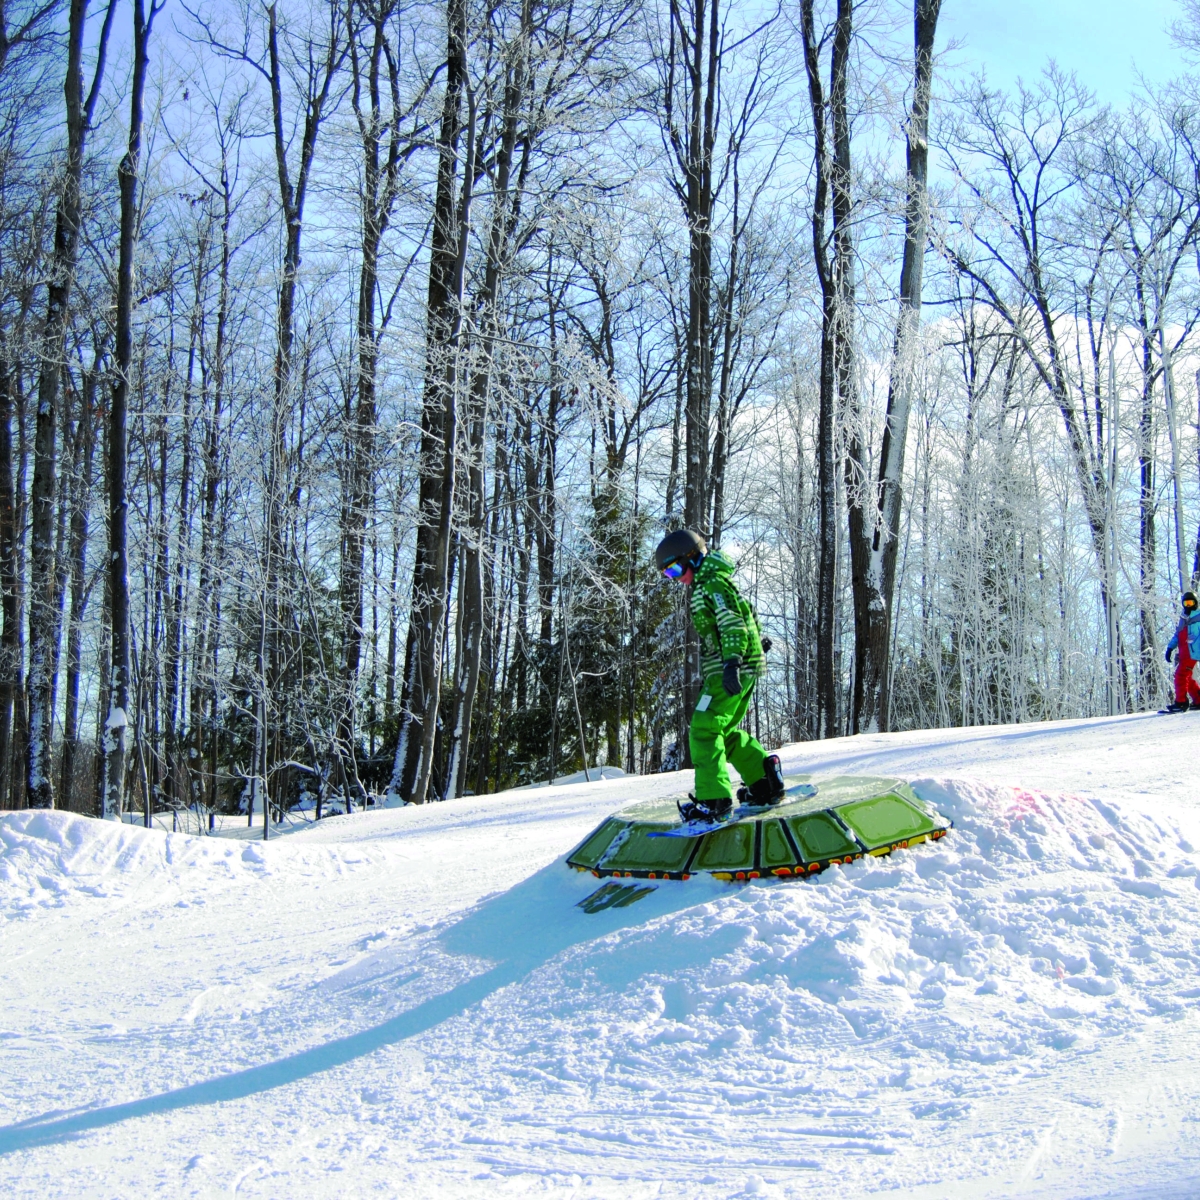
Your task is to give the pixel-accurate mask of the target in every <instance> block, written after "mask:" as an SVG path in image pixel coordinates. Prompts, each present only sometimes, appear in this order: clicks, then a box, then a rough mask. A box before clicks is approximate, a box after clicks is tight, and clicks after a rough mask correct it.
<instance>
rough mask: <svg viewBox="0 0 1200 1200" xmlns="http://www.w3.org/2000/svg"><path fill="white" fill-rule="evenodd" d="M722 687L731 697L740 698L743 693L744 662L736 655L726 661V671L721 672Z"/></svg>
mask: <svg viewBox="0 0 1200 1200" xmlns="http://www.w3.org/2000/svg"><path fill="white" fill-rule="evenodd" d="M721 686H722V687H723V688H724V689H725V690H726V691H727V692H728V693H729V694H730V695H731V696H738V695H740V694H741V691H742V660H741V659H740V658H738V657H737V656H736V655H735V656H734V657H733V658H727V659H726V660H725V669H724V670H723V671H722V672H721Z"/></svg>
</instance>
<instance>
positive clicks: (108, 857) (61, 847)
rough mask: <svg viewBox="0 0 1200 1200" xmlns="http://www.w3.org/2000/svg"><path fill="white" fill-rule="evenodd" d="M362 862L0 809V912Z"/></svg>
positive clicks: (194, 894)
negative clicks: (282, 869) (280, 870)
mask: <svg viewBox="0 0 1200 1200" xmlns="http://www.w3.org/2000/svg"><path fill="white" fill-rule="evenodd" d="M362 861H364V856H363V853H362V851H361V850H359V849H358V848H357V847H356V848H354V849H350V848H341V847H333V846H313V847H303V848H302V847H298V846H297V847H293V846H286V845H282V844H274V845H268V846H263V844H262V843H260V842H250V843H245V842H236V841H228V840H223V839H219V838H198V837H194V836H191V835H189V834H182V833H163V832H161V831H159V830H157V829H143V828H141V827H140V826H134V825H122V824H120V823H117V822H114V821H98V820H95V819H94V818H91V817H82V816H78V815H76V814H74V813H66V812H55V811H50V810H46V809H26V810H23V811H20V812H10V813H3V814H0V915H7V916H14V917H15V916H22V915H32V914H33V913H34V912H35V911H36V910H38V909H44V908H62V907H64V906H66V905H70V904H76V903H80V902H87V901H88V900H90V899H105V900H112V899H120V898H124V899H131V898H134V897H137V898H139V899H141V900H145V901H147V902H152V903H156V904H157V903H163V902H167V901H171V902H175V901H176V900H177V899H178V897H179V896H181V895H183V896H186V897H189V898H191V899H199V898H202V897H203V896H204V895H205V894H207V893H212V892H214V891H219V890H224V889H225V888H228V887H229V886H231V885H236V884H237V883H239V882H240V881H245V880H246V879H247V878H248V877H254V876H259V877H261V876H265V875H269V874H270V873H271V872H272V870H273V869H274V868H276V867H278V866H280V865H283V864H286V865H287V866H288V868H289V870H290V871H291V872H294V873H296V874H299V875H300V876H301V877H304V876H310V875H313V874H321V873H328V871H330V870H335V871H336V870H341V869H344V868H346V867H347V866H353V865H354V864H355V863H358V862H362Z"/></svg>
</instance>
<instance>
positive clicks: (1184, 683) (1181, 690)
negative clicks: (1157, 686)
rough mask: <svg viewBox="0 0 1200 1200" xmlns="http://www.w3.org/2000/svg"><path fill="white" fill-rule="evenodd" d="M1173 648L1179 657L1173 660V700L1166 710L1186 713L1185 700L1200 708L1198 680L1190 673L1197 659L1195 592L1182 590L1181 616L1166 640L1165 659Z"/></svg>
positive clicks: (1199, 630) (1199, 618)
mask: <svg viewBox="0 0 1200 1200" xmlns="http://www.w3.org/2000/svg"><path fill="white" fill-rule="evenodd" d="M1176 648H1178V650H1179V656H1178V658H1176V660H1175V703H1174V704H1168V705H1167V707H1166V711H1167V712H1187V710H1188V701H1189V700H1190V701H1191V702H1192V703H1191V706H1192V708H1200V683H1197V682H1196V678H1195V675H1194V674H1193V671H1194V669H1195V666H1196V661H1197V659H1200V610H1198V609H1197V607H1196V593H1195V592H1184V593H1183V616H1181V617H1180V618H1179V625H1178V626H1177V628H1176V630H1175V632H1174V634H1173V635H1172V636H1171V640H1170V641H1169V642H1168V643H1167V662H1170V661H1171V652H1172V651H1173V650H1175V649H1176Z"/></svg>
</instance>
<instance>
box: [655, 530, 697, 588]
mask: <svg viewBox="0 0 1200 1200" xmlns="http://www.w3.org/2000/svg"><path fill="white" fill-rule="evenodd" d="M707 553H708V547H707V546H706V545H705V544H704V539H703V538H702V537H701V536H700V535H699V534H698V533H693V532H692V530H690V529H676V530H674V531H673V532H671V533H668V534H667V536H666V537H665V538H663V540H662V541H661V542H659V543H658V549H657V550H655V552H654V560H655V562H657V563H658V569H659V570H660V571H661V572H662V573H663V574H664V575H665V576H666V577H667V578H668V579H680V578H682V576H684V575H685V574H686V573H687V571H688V568H689V567H690V568H691V569H692V570H695V569H696V568H697V567H698V566H699V565H700V563H701V562H702V561H703V559H704V556H705V555H706V554H707Z"/></svg>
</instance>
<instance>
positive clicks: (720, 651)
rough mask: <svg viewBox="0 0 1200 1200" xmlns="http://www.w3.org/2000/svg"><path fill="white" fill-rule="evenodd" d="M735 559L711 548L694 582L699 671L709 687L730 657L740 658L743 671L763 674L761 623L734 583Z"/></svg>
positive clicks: (693, 602) (718, 679) (719, 677)
mask: <svg viewBox="0 0 1200 1200" xmlns="http://www.w3.org/2000/svg"><path fill="white" fill-rule="evenodd" d="M733 572H734V565H733V560H732V559H731V558H729V557H728V556H727V555H725V554H723V553H722V552H721V551H720V550H712V551H710V552H709V553H708V554H706V555H705V556H704V561H703V562H702V563H701V564H700V566H699V569H698V570H697V571H696V576H695V579H694V580H693V582H692V595H691V609H692V624H693V625H695V627H696V632H697V633H698V634H699V635H700V673H701V674H702V675H703V677H704V682H705V685H706V686H709V687H710V690H711V686H710V685H711V684H713V683H717V684H719V683H720V681H721V668H722V667H723V666H724V665H725V660H726V659H727V658H733V657H735V656H736V657H739V658H741V660H742V666H743V669H744V670H747V671H752V672H753V673H754V674H755V675H759V676H761V675H763V674H764V673H765V671H766V666H765V664H764V661H763V648H762V626H761V625H760V624H759V620H758V614H757V613H756V612H755V611H754V609H753V608H752V607H751V606H750V603H749V601H747V600H743V599H742V596H741V593H740V592H739V591H738V590H737V585H736V584H735V583H734V582H733Z"/></svg>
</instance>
